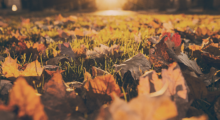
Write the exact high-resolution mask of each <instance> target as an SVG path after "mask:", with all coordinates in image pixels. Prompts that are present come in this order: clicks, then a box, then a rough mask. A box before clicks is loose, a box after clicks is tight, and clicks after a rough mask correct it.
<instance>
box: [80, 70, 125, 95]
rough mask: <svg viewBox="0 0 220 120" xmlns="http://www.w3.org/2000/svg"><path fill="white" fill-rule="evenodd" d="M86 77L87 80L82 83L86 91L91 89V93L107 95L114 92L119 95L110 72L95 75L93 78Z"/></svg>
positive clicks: (119, 91)
mask: <svg viewBox="0 0 220 120" xmlns="http://www.w3.org/2000/svg"><path fill="white" fill-rule="evenodd" d="M88 75H89V73H87V76H88ZM90 76H91V75H90ZM87 79H88V81H87V82H86V83H85V85H84V88H85V89H86V90H87V91H90V90H92V91H93V93H97V94H104V95H109V96H111V95H112V93H113V92H115V93H116V94H117V95H118V96H121V90H120V88H119V86H118V84H117V83H116V80H115V79H114V77H113V76H112V75H111V74H107V75H104V76H97V77H95V78H94V79H91V77H87Z"/></svg>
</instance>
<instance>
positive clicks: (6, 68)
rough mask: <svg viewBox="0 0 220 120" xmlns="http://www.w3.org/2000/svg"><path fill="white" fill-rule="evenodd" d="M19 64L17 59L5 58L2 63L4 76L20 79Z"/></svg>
mask: <svg viewBox="0 0 220 120" xmlns="http://www.w3.org/2000/svg"><path fill="white" fill-rule="evenodd" d="M18 66H19V64H17V59H12V58H11V56H10V55H9V56H8V57H6V58H5V61H4V62H3V63H2V74H3V75H5V77H7V78H8V77H18V76H19V75H20V71H19V70H18Z"/></svg>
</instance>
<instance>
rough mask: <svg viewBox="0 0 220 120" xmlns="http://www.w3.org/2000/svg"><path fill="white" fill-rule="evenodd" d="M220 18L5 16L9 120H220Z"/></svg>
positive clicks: (1, 54) (4, 86)
mask: <svg viewBox="0 0 220 120" xmlns="http://www.w3.org/2000/svg"><path fill="white" fill-rule="evenodd" d="M219 25H220V19H219V17H218V16H210V15H184V14H179V15H143V14H142V15H141V14H137V15H136V16H133V15H131V16H117V17H116V16H111V17H107V16H93V15H86V14H77V15H72V14H71V15H70V13H63V14H62V15H61V14H59V15H55V16H48V17H45V18H44V17H39V18H36V17H31V18H24V17H15V16H14V17H13V16H6V17H4V18H1V19H0V61H1V62H0V75H1V76H0V119H9V120H26V119H33V120H47V119H49V120H74V119H77V120H78V119H79V120H109V119H111V120H130V119H131V120H143V119H147V120H161V119H175V120H194V119H195V120H197V119H198V120H199V119H201V120H206V119H208V118H209V119H211V120H217V119H218V118H219V109H218V108H219V95H220V92H219V86H220V84H219V78H220V74H219V73H218V72H219V69H220V57H219V55H220V54H219V42H220V27H219Z"/></svg>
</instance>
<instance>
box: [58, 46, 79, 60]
mask: <svg viewBox="0 0 220 120" xmlns="http://www.w3.org/2000/svg"><path fill="white" fill-rule="evenodd" d="M58 47H59V49H60V51H61V52H60V54H64V55H67V56H68V58H69V60H70V61H72V60H76V58H75V57H76V54H75V53H74V52H73V50H72V48H71V46H70V44H69V43H63V44H59V45H58Z"/></svg>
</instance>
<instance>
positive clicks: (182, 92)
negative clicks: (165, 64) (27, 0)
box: [162, 62, 188, 100]
mask: <svg viewBox="0 0 220 120" xmlns="http://www.w3.org/2000/svg"><path fill="white" fill-rule="evenodd" d="M162 80H163V81H164V83H166V82H168V83H169V86H168V89H169V93H170V95H175V94H177V95H178V96H179V97H181V98H183V99H185V100H188V95H187V93H188V88H187V84H186V81H185V79H184V77H183V75H182V72H181V70H180V68H179V66H178V64H177V63H176V62H174V63H172V64H170V65H169V68H168V69H167V70H166V69H162Z"/></svg>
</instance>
